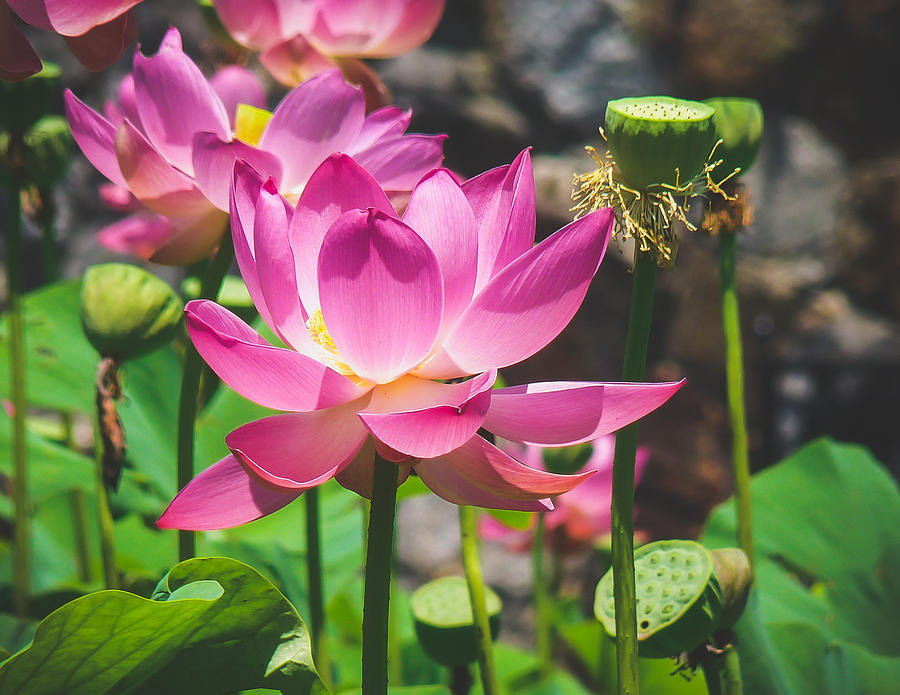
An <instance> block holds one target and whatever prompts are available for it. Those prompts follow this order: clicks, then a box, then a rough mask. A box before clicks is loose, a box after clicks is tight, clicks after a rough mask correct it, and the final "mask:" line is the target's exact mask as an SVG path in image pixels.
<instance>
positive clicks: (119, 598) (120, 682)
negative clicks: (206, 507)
mask: <svg viewBox="0 0 900 695" xmlns="http://www.w3.org/2000/svg"><path fill="white" fill-rule="evenodd" d="M154 598H155V599H156V600H153V601H151V600H148V599H143V598H141V597H139V596H135V595H133V594H129V593H126V592H123V591H101V592H97V593H95V594H90V595H88V596H84V597H82V598H80V599H77V600H75V601H72V602H70V603H68V604H66V605H65V606H63V607H62V608H60V609H59V610H57V611H56V612H54V613H53V614H51V615H50V616H49V617H48V618H46V619H45V620H44V621H42V622H41V623H40V625H39V626H38V628H37V631H36V633H35V638H34V642H33V643H32V645H31V646H30V647H28V648H26V649H24V650H23V651H21V652H19V653H18V654H16V655H14V656H13V657H12V658H10V659H8V660H7V661H5V662H3V664H2V665H0V691H2V692H16V693H20V694H21V695H37V694H39V693H48V694H49V693H59V692H65V693H67V695H81V694H82V693H83V694H85V695H88V694H90V695H104V694H105V693H116V695H120V694H121V695H129V694H131V693H146V694H148V695H149V694H150V693H160V692H165V693H175V694H178V693H185V695H187V694H188V693H190V694H191V695H204V694H208V695H213V694H220V693H221V694H223V695H224V694H225V693H231V692H234V691H235V690H241V689H244V688H257V687H265V688H274V689H278V690H281V691H282V692H283V693H291V694H295V693H296V694H297V695H301V694H302V695H308V694H309V693H311V692H321V691H323V688H322V686H321V683H320V681H319V678H318V675H317V674H316V671H315V667H314V666H313V663H312V658H311V656H310V641H309V635H308V633H307V631H306V627H305V626H304V624H303V621H302V619H301V618H300V616H299V614H298V613H297V611H296V610H295V609H294V608H293V606H291V604H290V603H289V602H288V601H287V600H286V599H285V598H284V596H282V595H281V593H279V591H278V590H277V589H276V588H275V587H274V586H272V585H271V584H270V583H269V582H268V581H267V580H266V579H264V578H263V577H262V576H261V575H260V574H259V573H258V572H256V571H255V570H254V569H252V568H251V567H248V566H246V565H244V564H242V563H240V562H237V561H236V560H231V559H229V558H199V559H194V560H188V561H186V562H183V563H181V564H179V565H176V566H175V567H174V568H173V569H172V570H171V571H170V572H169V574H168V575H167V577H166V580H165V581H164V582H162V583H161V586H160V588H158V590H157V593H156V594H155V596H154Z"/></svg>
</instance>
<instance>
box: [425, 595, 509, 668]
mask: <svg viewBox="0 0 900 695" xmlns="http://www.w3.org/2000/svg"><path fill="white" fill-rule="evenodd" d="M411 603H412V612H413V619H414V621H415V625H416V636H417V637H418V638H419V644H420V645H422V649H423V650H424V651H425V653H426V654H428V656H429V657H431V659H433V660H434V661H436V662H437V663H439V664H442V665H444V666H463V665H465V664H470V663H472V662H473V661H475V659H477V658H478V642H477V639H476V637H475V619H474V617H473V616H472V603H471V601H470V600H469V588H468V586H467V585H466V580H465V579H464V578H462V577H441V578H440V579H435V580H434V581H431V582H428V583H427V584H423V585H422V586H420V587H419V588H418V589H416V590H415V591H414V592H413V595H412V598H411ZM485 603H486V607H487V613H488V619H489V621H490V627H491V639H492V640H496V639H497V635H498V634H499V632H500V610H501V609H502V607H503V604H502V602H501V601H500V597H499V596H497V594H496V592H495V591H494V590H493V589H491V588H490V587H485Z"/></svg>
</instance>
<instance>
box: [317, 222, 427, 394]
mask: <svg viewBox="0 0 900 695" xmlns="http://www.w3.org/2000/svg"><path fill="white" fill-rule="evenodd" d="M318 279H319V299H320V301H321V308H322V317H323V318H324V320H325V325H326V326H327V327H328V330H329V332H330V334H331V338H332V339H333V340H334V343H335V345H336V346H337V350H338V353H339V354H340V358H341V359H342V360H343V361H344V362H346V364H347V365H349V367H350V368H351V369H352V370H353V371H354V372H355V373H356V374H358V375H359V376H361V377H362V378H364V379H368V380H369V381H373V382H375V383H386V382H389V381H393V380H394V379H396V378H397V377H399V376H401V375H402V374H405V373H406V372H408V371H409V370H410V369H412V368H414V367H415V366H416V365H417V364H419V363H420V362H421V361H422V360H424V359H425V357H426V356H427V355H428V353H429V352H430V351H431V347H432V346H433V345H434V340H435V337H436V336H437V333H438V329H439V328H440V321H441V313H442V309H443V303H444V297H443V294H444V292H443V287H442V285H443V281H442V280H441V271H440V268H439V266H438V262H437V259H436V258H435V256H434V253H433V252H432V251H431V249H430V248H428V245H427V244H426V243H425V242H424V241H423V240H422V238H421V237H420V236H418V235H417V234H416V233H415V232H413V230H411V229H410V228H409V227H407V226H406V225H405V224H403V223H402V222H400V221H399V220H397V219H394V218H392V217H388V216H387V215H386V214H384V213H383V212H379V211H376V210H372V209H371V208H370V209H369V210H368V211H362V210H355V211H350V212H347V213H344V215H343V216H341V218H340V219H338V221H337V222H335V224H334V225H333V226H332V227H331V229H330V230H329V231H328V233H327V234H326V236H325V239H324V241H323V242H322V249H321V252H320V253H319V264H318Z"/></svg>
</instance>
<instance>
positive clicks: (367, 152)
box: [351, 135, 447, 192]
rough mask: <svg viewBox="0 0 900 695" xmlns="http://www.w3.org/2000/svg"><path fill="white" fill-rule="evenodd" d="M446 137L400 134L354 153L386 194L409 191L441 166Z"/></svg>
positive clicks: (354, 156)
mask: <svg viewBox="0 0 900 695" xmlns="http://www.w3.org/2000/svg"><path fill="white" fill-rule="evenodd" d="M446 139H447V136H446V135H402V136H401V135H398V136H396V137H392V138H387V139H382V140H379V141H378V142H376V143H375V144H373V145H371V146H369V147H367V148H366V149H364V150H357V149H356V148H354V149H353V151H352V152H351V154H352V155H353V158H354V159H355V160H356V161H357V162H359V164H360V166H362V167H363V168H364V169H365V170H366V171H368V172H369V173H370V174H372V176H374V177H375V180H376V181H378V184H379V185H380V186H381V187H382V188H383V189H384V190H386V191H389V192H390V191H408V190H409V189H411V188H412V187H413V186H415V185H416V183H417V182H418V181H419V179H420V178H422V174H424V173H425V172H427V171H429V170H431V169H435V168H437V167H439V166H441V163H442V162H443V161H444V140H446Z"/></svg>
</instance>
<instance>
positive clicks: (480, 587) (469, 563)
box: [459, 505, 500, 695]
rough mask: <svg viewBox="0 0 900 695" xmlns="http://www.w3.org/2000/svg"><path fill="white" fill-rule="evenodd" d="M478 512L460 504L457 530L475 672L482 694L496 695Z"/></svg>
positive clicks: (497, 693)
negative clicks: (474, 649)
mask: <svg viewBox="0 0 900 695" xmlns="http://www.w3.org/2000/svg"><path fill="white" fill-rule="evenodd" d="M477 521H478V513H477V510H476V509H475V508H474V507H469V506H466V505H460V507H459V531H460V541H461V544H462V561H463V569H464V570H465V573H466V584H468V586H469V600H470V601H471V603H472V615H473V617H474V618H475V638H476V640H477V642H478V672H479V675H480V676H481V690H482V691H483V692H484V695H499V693H500V686H499V684H498V681H497V669H496V668H495V667H494V642H493V641H492V640H491V626H490V620H489V619H488V614H487V605H486V603H485V597H484V594H485V591H484V578H483V577H482V575H481V562H480V560H479V559H478V534H477V533H476V526H477Z"/></svg>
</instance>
